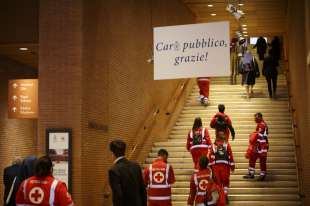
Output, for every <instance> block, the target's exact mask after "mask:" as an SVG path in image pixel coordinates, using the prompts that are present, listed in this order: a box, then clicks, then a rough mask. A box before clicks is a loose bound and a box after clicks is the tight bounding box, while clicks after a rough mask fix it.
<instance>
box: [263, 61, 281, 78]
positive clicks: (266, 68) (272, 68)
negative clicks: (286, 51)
mask: <svg viewBox="0 0 310 206" xmlns="http://www.w3.org/2000/svg"><path fill="white" fill-rule="evenodd" d="M277 66H278V61H276V60H275V59H274V58H273V57H272V56H268V57H266V58H265V60H264V64H263V71H262V72H263V75H264V76H265V77H274V76H277V75H278V71H277Z"/></svg>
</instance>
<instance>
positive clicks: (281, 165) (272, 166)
mask: <svg viewBox="0 0 310 206" xmlns="http://www.w3.org/2000/svg"><path fill="white" fill-rule="evenodd" d="M267 161H268V160H267ZM147 166H148V164H145V165H144V167H147ZM171 166H172V167H173V168H174V169H192V168H193V163H183V164H179V163H171ZM248 167H249V163H248V162H246V163H238V162H236V168H237V169H247V168H248ZM268 169H296V163H275V162H272V164H268Z"/></svg>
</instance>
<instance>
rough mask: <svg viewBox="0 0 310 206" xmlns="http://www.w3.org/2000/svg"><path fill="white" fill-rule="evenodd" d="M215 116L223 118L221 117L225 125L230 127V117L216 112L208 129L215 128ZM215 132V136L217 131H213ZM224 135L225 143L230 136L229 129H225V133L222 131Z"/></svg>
mask: <svg viewBox="0 0 310 206" xmlns="http://www.w3.org/2000/svg"><path fill="white" fill-rule="evenodd" d="M217 116H223V117H224V118H225V119H226V123H227V124H228V125H230V126H232V122H231V119H230V117H229V116H228V115H227V114H225V113H221V112H218V113H216V114H215V115H214V116H213V117H212V119H211V122H210V127H211V128H214V127H215V123H216V119H217ZM215 132H216V135H217V132H218V131H215ZM224 133H225V137H226V141H228V140H229V134H230V130H229V128H226V129H225V131H224Z"/></svg>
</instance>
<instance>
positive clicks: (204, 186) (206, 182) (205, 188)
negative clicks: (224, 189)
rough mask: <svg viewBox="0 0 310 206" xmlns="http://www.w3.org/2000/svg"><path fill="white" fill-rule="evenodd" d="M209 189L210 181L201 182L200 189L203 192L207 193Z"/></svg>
mask: <svg viewBox="0 0 310 206" xmlns="http://www.w3.org/2000/svg"><path fill="white" fill-rule="evenodd" d="M207 187H208V180H201V181H200V182H199V188H200V189H201V190H203V191H206V190H207Z"/></svg>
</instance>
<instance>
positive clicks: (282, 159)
mask: <svg viewBox="0 0 310 206" xmlns="http://www.w3.org/2000/svg"><path fill="white" fill-rule="evenodd" d="M158 149H159V148H158ZM157 151H158V150H157ZM153 160H154V158H147V159H146V161H145V162H146V163H148V164H149V163H151V162H152V161H153ZM169 162H170V163H173V164H176V163H180V164H181V163H182V164H183V163H192V162H193V160H192V158H185V157H183V158H181V157H180V158H169ZM235 162H239V163H248V162H249V160H248V159H245V158H244V156H236V157H235ZM295 162H296V159H295V157H294V156H292V157H268V163H269V164H272V163H295Z"/></svg>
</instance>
